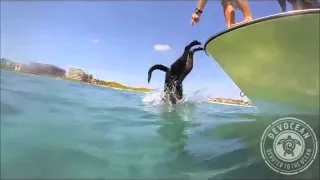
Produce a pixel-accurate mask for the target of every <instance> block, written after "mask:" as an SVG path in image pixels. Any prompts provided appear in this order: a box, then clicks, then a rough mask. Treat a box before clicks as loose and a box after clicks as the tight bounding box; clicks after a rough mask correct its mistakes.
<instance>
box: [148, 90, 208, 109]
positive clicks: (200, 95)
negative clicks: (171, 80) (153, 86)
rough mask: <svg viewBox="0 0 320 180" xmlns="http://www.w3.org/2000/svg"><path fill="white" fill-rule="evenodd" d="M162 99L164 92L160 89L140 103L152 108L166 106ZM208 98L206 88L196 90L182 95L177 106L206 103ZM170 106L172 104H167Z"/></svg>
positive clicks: (149, 94)
mask: <svg viewBox="0 0 320 180" xmlns="http://www.w3.org/2000/svg"><path fill="white" fill-rule="evenodd" d="M163 97H164V92H163V90H161V89H157V90H155V91H153V92H151V93H147V94H145V95H144V97H143V99H142V102H143V103H144V104H149V105H153V106H161V105H163V104H168V103H166V102H164V101H163V100H162V99H163ZM208 98H210V93H209V90H208V89H207V88H202V89H198V90H195V91H188V92H186V93H185V94H184V98H183V99H182V100H181V101H180V103H179V104H198V103H201V102H204V101H206V100H207V99H208ZM169 105H170V106H172V104H169Z"/></svg>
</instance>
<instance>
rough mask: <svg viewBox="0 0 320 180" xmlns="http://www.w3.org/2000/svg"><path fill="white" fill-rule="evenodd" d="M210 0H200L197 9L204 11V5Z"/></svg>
mask: <svg viewBox="0 0 320 180" xmlns="http://www.w3.org/2000/svg"><path fill="white" fill-rule="evenodd" d="M207 2H208V0H198V5H197V9H199V10H201V11H203V9H204V7H205V6H206V4H207Z"/></svg>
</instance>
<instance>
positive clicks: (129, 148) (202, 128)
mask: <svg viewBox="0 0 320 180" xmlns="http://www.w3.org/2000/svg"><path fill="white" fill-rule="evenodd" d="M188 96H189V98H188V100H187V102H185V103H184V104H180V105H175V106H168V105H165V104H161V103H160V102H159V100H158V99H159V95H158V94H157V93H152V94H148V95H147V94H144V93H136V92H129V91H119V90H113V89H110V88H104V87H98V86H91V85H87V84H84V83H75V82H69V81H64V80H57V79H54V78H49V77H41V76H34V75H28V74H23V73H18V72H11V71H3V70H1V178H4V179H10V178H14V179H17V178H23V179H26V178H28V179H52V178H56V179H57V178H58V179H59V178H105V179H111V178H116V179H120V178H122V179H123V178H181V179H182V178H183V179H244V178H245V179H251V178H255V179H266V178H268V179H273V178H285V179H293V178H309V179H310V178H314V179H319V154H318V155H317V158H316V160H315V162H314V163H313V164H312V165H311V166H310V167H309V168H308V169H307V170H306V171H304V172H303V173H300V174H298V175H294V176H283V175H280V174H278V173H276V172H274V171H272V170H271V169H270V168H269V167H268V166H267V165H266V164H265V162H264V160H263V159H262V157H261V154H260V144H259V143H260V139H261V135H262V133H263V131H264V129H265V128H266V127H267V126H268V125H269V124H270V123H271V122H273V121H274V120H276V119H277V117H275V116H270V115H268V116H266V115H265V116H264V115H262V114H260V113H259V111H258V109H257V108H248V107H236V106H225V105H217V104H211V103H207V102H205V101H204V99H205V98H207V97H205V96H206V95H205V93H203V92H202V91H201V90H199V91H197V92H193V93H190V94H188ZM302 119H304V120H305V121H307V123H308V124H309V125H310V126H311V127H312V128H313V129H314V130H315V132H316V134H317V135H318V136H319V120H318V117H311V116H309V117H302Z"/></svg>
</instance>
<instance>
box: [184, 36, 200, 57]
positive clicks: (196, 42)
mask: <svg viewBox="0 0 320 180" xmlns="http://www.w3.org/2000/svg"><path fill="white" fill-rule="evenodd" d="M196 45H201V42H199V41H197V40H194V41H192V42H191V43H190V44H188V45H187V46H186V47H184V52H183V55H182V57H183V58H187V56H188V54H189V52H190V50H191V48H192V47H193V46H196Z"/></svg>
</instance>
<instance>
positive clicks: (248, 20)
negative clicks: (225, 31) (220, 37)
mask: <svg viewBox="0 0 320 180" xmlns="http://www.w3.org/2000/svg"><path fill="white" fill-rule="evenodd" d="M250 21H252V17H249V18H246V19H244V20H243V21H242V22H239V23H235V24H231V26H230V27H228V28H231V27H234V26H238V25H240V24H244V23H247V22H250Z"/></svg>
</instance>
